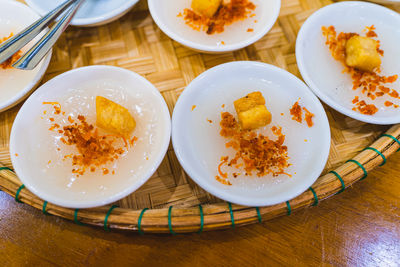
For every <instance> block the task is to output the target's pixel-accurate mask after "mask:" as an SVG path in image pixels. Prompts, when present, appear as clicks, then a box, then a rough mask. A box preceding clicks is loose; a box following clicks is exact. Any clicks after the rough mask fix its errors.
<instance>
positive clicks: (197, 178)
mask: <svg viewBox="0 0 400 267" xmlns="http://www.w3.org/2000/svg"><path fill="white" fill-rule="evenodd" d="M235 65H236V66H235ZM227 66H228V67H230V66H234V67H249V66H252V67H256V68H257V67H261V68H266V69H268V70H270V71H278V72H281V73H284V74H285V75H287V76H288V78H290V79H292V80H293V81H295V82H297V83H299V84H300V83H301V84H302V85H303V86H304V87H303V88H304V90H309V89H308V86H307V85H306V84H305V83H304V82H302V81H301V80H300V79H299V78H297V77H296V76H295V75H293V74H291V73H290V72H288V71H287V70H284V69H281V68H279V67H276V66H274V65H271V64H267V63H262V62H255V61H234V62H229V63H224V64H221V65H217V66H215V67H213V68H211V69H208V70H206V71H204V72H203V73H201V74H200V75H199V76H197V77H196V78H195V79H194V80H193V81H192V82H191V83H190V84H189V85H188V86H187V87H186V89H185V90H184V91H183V93H182V94H181V95H180V97H179V99H178V101H177V103H176V104H175V108H174V112H173V114H172V145H173V148H174V151H175V154H176V156H177V158H178V161H179V162H180V164H181V165H182V168H183V169H184V170H185V171H186V172H187V173H188V175H189V177H190V178H191V179H192V180H193V181H194V182H195V183H196V184H197V185H199V186H200V187H201V188H203V189H204V190H205V191H207V192H209V193H210V194H212V195H214V196H216V197H218V198H220V199H223V200H225V201H228V202H231V203H235V204H238V205H243V206H271V205H275V204H279V203H282V202H285V201H289V200H290V199H293V198H295V197H296V196H298V195H300V194H301V193H303V192H305V191H306V190H307V189H308V188H309V187H310V186H311V185H312V184H313V183H315V181H316V180H317V179H318V178H319V177H320V175H321V173H322V171H323V170H324V167H325V165H326V162H327V160H328V157H329V152H330V146H331V132H330V125H329V120H328V117H327V115H326V112H325V110H324V108H323V106H322V104H321V102H320V100H319V99H318V98H317V97H316V96H315V95H314V94H313V93H312V92H311V91H308V92H309V93H310V97H311V98H312V99H313V101H314V102H315V104H316V105H317V106H318V108H319V109H320V110H319V111H322V114H321V115H322V119H321V120H322V122H323V123H324V124H325V131H324V132H325V136H324V137H325V142H324V144H323V145H324V147H323V148H322V149H321V164H320V165H319V166H318V167H317V168H316V169H315V170H314V172H315V175H314V176H315V177H314V178H313V179H312V181H311V180H310V182H309V183H307V184H305V183H304V185H303V186H299V189H298V190H296V193H293V194H292V195H291V196H290V197H285V198H281V199H279V200H276V201H265V199H263V200H258V201H257V200H255V199H253V200H251V201H249V200H248V199H246V198H245V197H239V201H238V197H237V196H236V197H235V196H233V195H232V194H231V193H228V194H227V193H225V192H223V191H221V190H219V189H218V188H216V187H215V186H213V185H212V184H210V183H209V182H207V179H204V178H202V177H201V175H198V174H196V173H195V172H194V171H193V169H192V168H191V167H190V164H189V163H187V162H186V160H185V158H184V155H183V153H182V152H181V147H182V146H183V144H181V141H179V139H177V138H178V137H177V132H179V131H178V129H177V124H179V123H178V122H177V120H178V119H179V118H178V116H179V113H180V112H184V110H183V107H182V106H183V104H182V103H183V101H185V100H186V95H188V94H189V93H190V92H191V91H193V90H195V89H192V88H194V87H192V86H193V85H192V84H196V83H197V82H198V81H199V80H202V79H204V78H205V77H206V76H207V75H208V74H209V73H211V72H218V71H221V70H222V71H223V69H224V68H226V67H227ZM181 109H182V110H181ZM313 174H314V173H313Z"/></svg>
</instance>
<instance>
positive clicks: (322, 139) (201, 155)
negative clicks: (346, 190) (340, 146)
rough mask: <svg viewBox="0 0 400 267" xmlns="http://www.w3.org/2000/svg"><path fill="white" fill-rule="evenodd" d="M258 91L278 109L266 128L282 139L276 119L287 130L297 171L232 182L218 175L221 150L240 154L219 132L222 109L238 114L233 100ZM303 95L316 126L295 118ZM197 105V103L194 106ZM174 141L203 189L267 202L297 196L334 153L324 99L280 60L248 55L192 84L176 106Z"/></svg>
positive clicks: (239, 201)
mask: <svg viewBox="0 0 400 267" xmlns="http://www.w3.org/2000/svg"><path fill="white" fill-rule="evenodd" d="M254 91H261V92H262V94H263V95H264V97H265V99H266V106H267V108H268V109H269V110H270V112H271V113H272V122H271V124H270V125H268V126H266V127H264V128H263V129H262V130H261V131H262V132H263V134H266V135H268V136H269V137H270V138H273V139H276V137H274V136H273V135H272V134H271V130H270V128H271V126H274V125H275V126H281V127H282V132H283V134H285V135H286V140H285V143H284V144H285V145H287V146H288V155H289V157H290V160H289V163H291V164H292V166H290V167H289V168H288V169H287V172H288V173H290V174H292V175H293V177H288V176H286V175H279V176H278V177H272V176H271V175H268V176H265V177H261V178H260V177H257V176H255V175H254V176H252V177H246V176H244V175H241V176H239V177H238V178H229V181H230V182H231V183H232V184H233V185H232V186H226V185H223V184H221V183H220V182H218V181H217V180H216V179H215V176H216V175H217V174H218V171H217V168H218V164H219V163H220V158H221V156H227V155H229V156H233V155H234V151H233V150H232V149H230V148H229V149H227V148H226V147H225V143H226V142H227V140H226V139H224V138H223V137H221V136H220V134H219V132H220V126H219V122H220V121H221V112H222V111H228V112H230V113H232V114H234V115H235V116H236V112H235V111H234V107H233V101H234V100H236V99H238V98H241V97H243V96H245V95H246V94H248V93H250V92H254ZM299 98H301V100H300V104H301V105H302V106H305V107H306V108H307V109H309V110H310V111H311V112H312V113H314V114H315V117H314V122H315V125H314V126H313V127H311V128H309V127H308V126H307V125H306V123H305V122H303V124H300V123H298V122H295V121H293V120H292V119H291V116H290V112H289V109H290V108H291V107H292V105H293V104H294V103H295V102H296V101H297V100H298V99H299ZM193 105H196V108H195V109H194V110H193V111H191V109H192V106H193ZM222 105H225V107H224V108H222ZM281 113H284V115H281ZM207 120H211V121H212V122H213V123H210V122H208V121H207ZM172 142H173V146H174V149H175V152H176V155H177V157H178V159H179V162H180V163H181V164H182V166H183V168H184V169H185V170H186V172H187V173H188V174H189V176H190V177H191V178H192V179H193V180H194V181H195V182H196V183H197V184H198V185H200V186H201V187H202V188H203V189H205V190H206V191H208V192H210V193H211V194H213V195H215V196H217V197H219V198H221V199H224V200H226V201H230V202H232V203H236V204H240V205H246V206H266V205H273V204H277V203H281V202H284V201H287V200H289V199H292V198H294V197H296V196H297V195H299V194H301V193H302V192H304V191H305V190H306V189H307V188H309V187H310V186H311V185H312V184H313V183H314V182H315V180H316V179H317V178H318V176H319V175H320V173H321V171H322V170H323V168H324V166H325V163H326V161H327V158H328V154H329V148H330V129H329V123H328V119H327V117H326V114H325V111H324V109H323V107H322V105H321V103H320V102H319V100H318V99H317V98H316V97H315V96H314V95H313V94H312V92H311V91H310V90H309V89H308V88H307V86H306V85H305V84H304V83H303V82H302V81H300V80H299V79H298V78H296V77H295V76H294V75H292V74H290V73H289V72H287V71H285V70H282V69H279V68H277V67H275V66H272V65H268V64H264V63H257V62H249V61H243V62H232V63H227V64H223V65H219V66H217V67H214V68H212V69H210V70H208V71H206V72H204V73H203V74H201V75H200V76H199V77H197V78H196V79H194V80H193V81H192V83H190V84H189V86H188V87H187V88H186V89H185V91H184V92H183V93H182V95H181V96H180V97H179V99H178V102H177V103H176V106H175V110H174V113H173V117H172ZM237 172H240V171H237Z"/></svg>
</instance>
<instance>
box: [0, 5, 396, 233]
mask: <svg viewBox="0 0 400 267" xmlns="http://www.w3.org/2000/svg"><path fill="white" fill-rule="evenodd" d="M330 3H332V1H329V0H283V1H282V9H281V13H280V17H279V20H278V22H277V23H276V24H275V26H274V27H273V28H272V30H271V31H270V33H268V34H267V35H266V36H264V37H263V38H262V39H261V40H260V41H258V42H257V43H255V44H254V45H252V46H250V47H247V48H245V49H243V50H240V51H237V52H233V53H227V54H222V55H206V54H199V53H197V52H195V51H192V50H189V49H187V48H185V47H182V46H181V45H179V44H178V43H176V42H174V41H172V40H171V39H169V38H168V37H167V36H166V35H164V34H163V33H162V32H161V31H160V29H158V28H157V26H156V25H155V24H154V22H153V21H152V19H151V17H150V14H149V12H148V10H147V5H146V2H145V1H140V2H139V4H138V5H137V6H136V7H135V8H134V10H132V12H130V13H129V14H128V15H126V16H124V17H123V18H121V19H120V20H119V21H116V22H114V23H111V24H109V25H107V26H102V27H97V28H70V29H69V30H68V31H67V32H66V34H64V35H63V36H62V37H61V39H60V40H59V42H58V43H57V45H56V47H55V48H54V52H53V59H52V61H51V64H50V67H49V70H48V71H47V74H46V76H45V78H44V81H43V82H45V81H47V80H49V79H51V78H52V77H54V76H56V75H58V74H60V73H63V72H65V71H67V70H70V69H74V68H77V67H82V66H87V65H94V64H105V65H115V66H119V67H123V68H126V69H129V70H132V71H135V72H137V73H139V74H141V75H143V76H145V77H146V78H147V79H148V80H150V81H151V82H152V83H154V84H155V86H156V87H157V88H158V89H159V90H160V92H161V93H162V95H163V96H164V98H165V100H166V102H167V104H168V106H169V109H170V112H171V113H172V110H173V107H174V104H175V103H176V100H177V99H178V97H179V95H180V93H181V92H182V91H183V90H184V88H185V86H186V85H187V84H188V83H190V81H191V80H193V79H194V78H195V77H196V76H197V75H199V74H200V73H202V72H203V71H205V70H206V69H208V68H210V67H213V66H216V65H218V64H221V63H225V62H229V61H234V60H254V61H262V62H267V63H270V64H273V65H276V66H278V67H281V68H284V69H286V70H288V71H290V72H291V73H293V74H295V75H297V76H298V77H300V74H299V71H298V69H297V65H296V60H295V41H296V34H297V32H298V30H299V29H300V26H301V24H302V23H303V22H304V21H305V19H306V18H307V17H308V16H309V15H311V14H312V13H313V12H314V11H316V10H317V9H319V8H321V7H322V6H324V5H327V4H330ZM19 108H20V105H19V106H17V107H15V108H13V109H11V110H9V111H6V112H3V113H0V188H1V190H3V191H5V192H7V193H8V194H10V195H12V196H15V198H16V200H17V201H20V202H24V203H26V204H28V205H31V206H33V207H35V208H37V209H40V210H42V211H43V212H44V213H46V214H52V215H55V216H59V217H63V218H66V219H68V220H71V221H75V222H76V223H78V224H89V225H96V226H101V227H104V228H105V229H106V230H108V229H110V228H114V229H126V230H133V231H139V232H152V233H182V232H198V231H208V230H216V229H222V228H228V227H235V226H242V225H246V224H251V223H256V222H259V221H263V220H268V219H271V218H275V217H278V216H281V215H290V214H291V213H292V212H293V211H295V210H298V209H302V208H306V207H310V206H313V205H317V204H318V202H319V201H321V200H323V199H326V198H328V197H331V196H332V195H334V194H337V193H339V192H341V191H343V190H344V189H345V188H347V187H349V186H351V185H352V184H353V183H355V182H357V181H359V180H361V179H363V178H365V177H366V176H367V173H368V172H369V171H371V170H372V169H374V168H375V167H377V166H379V165H383V164H384V163H385V162H386V160H387V158H388V157H389V156H390V155H391V154H393V153H394V152H395V151H397V150H398V149H399V148H400V141H399V138H400V125H395V126H392V127H388V126H378V125H369V124H365V123H362V122H359V121H356V120H353V119H350V118H348V117H346V116H344V115H341V114H339V113H338V112H336V111H334V110H332V109H330V108H328V107H326V106H325V109H326V112H327V114H328V118H329V121H330V125H331V132H332V141H331V145H332V147H331V151H330V156H329V160H328V163H327V165H326V167H325V170H324V172H323V175H322V176H321V177H320V178H319V179H318V180H317V181H316V183H315V184H314V185H313V186H312V187H311V188H310V189H309V190H307V191H306V192H304V193H303V194H301V195H300V196H298V197H296V198H295V199H292V200H290V201H288V202H286V203H281V204H279V205H275V206H269V207H260V208H257V207H243V206H238V205H231V204H230V203H226V202H223V201H222V200H220V199H217V198H216V197H214V196H212V195H210V194H208V193H207V192H205V191H204V190H202V189H201V188H200V187H198V186H197V185H196V184H195V183H194V182H193V181H192V180H191V179H190V178H189V177H188V176H187V174H186V173H185V172H184V171H183V169H182V168H181V166H180V165H179V163H178V160H177V158H176V156H175V154H174V151H173V149H172V146H170V148H169V150H168V152H167V155H166V157H165V159H164V160H163V162H162V164H161V166H160V168H159V169H158V170H157V172H156V173H155V174H154V175H153V177H151V179H150V180H149V181H148V182H147V183H146V184H145V185H143V186H142V187H141V188H140V189H139V190H137V191H136V192H135V193H133V194H131V195H129V196H128V197H126V198H124V199H122V200H120V201H118V202H117V203H114V204H115V205H112V206H105V207H100V208H93V209H82V210H73V209H66V208H62V207H58V206H56V205H52V204H51V203H47V202H45V201H43V200H41V199H39V198H37V197H36V196H35V195H33V194H32V193H31V192H29V191H28V190H27V189H26V188H24V186H23V185H22V184H21V182H20V181H19V180H18V177H17V176H16V175H15V174H14V173H13V172H12V171H10V170H9V169H8V168H10V169H12V165H11V161H10V156H9V147H8V145H9V136H10V131H11V126H12V123H13V120H14V118H15V116H16V114H17V112H18V110H19ZM384 133H385V135H382V134H384ZM366 148H367V149H366ZM316 153H317V152H316ZM349 160H350V161H349ZM332 171H333V172H332ZM116 205H117V206H118V207H116ZM147 209H148V210H147Z"/></svg>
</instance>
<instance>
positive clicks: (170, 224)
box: [0, 124, 400, 234]
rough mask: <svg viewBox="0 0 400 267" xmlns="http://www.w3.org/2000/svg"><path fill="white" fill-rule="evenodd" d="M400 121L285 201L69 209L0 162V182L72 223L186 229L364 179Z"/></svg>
mask: <svg viewBox="0 0 400 267" xmlns="http://www.w3.org/2000/svg"><path fill="white" fill-rule="evenodd" d="M399 140H400V124H398V125H394V126H392V127H391V128H390V129H389V130H388V131H387V132H386V133H385V134H383V135H382V136H381V137H380V138H378V139H377V140H376V141H375V142H374V143H373V144H371V145H370V146H368V147H367V148H365V149H364V150H363V151H362V152H361V153H359V154H358V155H357V156H355V157H354V158H353V159H350V160H348V161H346V163H344V164H343V165H341V166H340V167H338V168H336V169H335V170H333V171H331V172H329V173H327V174H325V175H323V176H321V177H320V178H319V179H318V180H317V181H316V182H315V183H314V184H313V185H312V186H311V187H310V188H309V190H307V191H305V192H304V193H302V194H301V195H300V196H298V197H296V198H294V199H292V200H290V201H287V202H285V203H281V204H277V205H273V206H266V207H245V206H240V205H234V204H231V203H229V202H220V203H216V204H207V205H201V204H200V205H198V206H197V207H190V208H182V207H174V206H169V207H167V208H162V209H140V210H133V209H127V208H119V207H117V206H115V205H114V206H103V207H99V208H92V209H82V210H80V209H68V208H63V207H59V206H56V205H53V204H51V203H48V202H47V201H43V200H41V199H39V198H37V197H36V196H35V195H33V194H32V193H31V192H30V191H28V190H27V189H25V188H24V185H22V184H21V182H20V181H19V180H18V177H17V176H16V175H15V173H14V172H13V171H12V170H11V169H9V168H7V167H4V166H3V165H1V164H0V177H2V178H3V179H1V180H0V188H1V189H2V190H3V191H5V192H6V193H8V194H10V195H11V196H14V197H15V200H16V201H18V202H23V203H26V204H28V205H30V206H33V207H35V208H36V209H40V210H42V212H43V213H44V214H52V215H56V216H59V217H62V218H65V219H68V220H71V221H74V222H75V223H77V224H86V225H94V226H100V227H104V229H105V230H107V231H108V230H110V229H122V230H133V231H138V232H139V233H145V232H146V233H149V232H150V233H170V234H176V233H189V232H202V231H210V230H216V229H223V228H229V227H236V226H243V225H247V224H252V223H256V222H262V221H264V220H268V219H272V218H275V217H279V216H283V215H285V214H286V215H291V214H292V212H293V211H295V210H299V209H302V208H306V207H310V206H316V205H318V203H319V202H320V201H322V200H324V199H327V198H329V197H331V196H333V195H336V194H339V193H341V192H343V191H344V190H345V189H346V188H348V187H349V186H351V185H353V184H354V183H355V182H357V181H359V180H362V179H365V178H366V177H367V175H368V172H370V171H372V170H373V169H375V168H376V167H378V166H382V165H384V164H385V163H386V161H387V158H389V157H390V156H391V155H392V154H393V153H394V152H396V151H398V150H400V141H399Z"/></svg>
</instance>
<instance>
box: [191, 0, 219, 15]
mask: <svg viewBox="0 0 400 267" xmlns="http://www.w3.org/2000/svg"><path fill="white" fill-rule="evenodd" d="M221 3H222V0H193V1H192V9H193V10H194V11H195V12H197V13H199V14H201V15H204V16H207V17H209V18H211V17H212V16H214V14H215V13H216V12H217V11H218V8H219V7H220V5H221Z"/></svg>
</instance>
